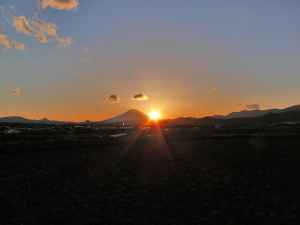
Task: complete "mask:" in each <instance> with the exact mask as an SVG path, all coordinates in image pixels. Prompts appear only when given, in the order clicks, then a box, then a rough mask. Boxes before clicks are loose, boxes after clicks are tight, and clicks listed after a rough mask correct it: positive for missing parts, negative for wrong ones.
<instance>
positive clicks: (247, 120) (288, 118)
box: [163, 105, 300, 127]
mask: <svg viewBox="0 0 300 225" xmlns="http://www.w3.org/2000/svg"><path fill="white" fill-rule="evenodd" d="M282 122H300V105H295V106H291V107H288V108H285V109H267V110H249V111H241V112H233V113H230V114H228V115H225V116H220V115H216V116H211V117H203V118H193V117H188V118H177V119H172V120H164V121H163V124H164V125H167V126H208V127H211V126H224V125H230V126H255V125H264V124H273V123H282Z"/></svg>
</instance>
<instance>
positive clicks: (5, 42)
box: [0, 33, 25, 50]
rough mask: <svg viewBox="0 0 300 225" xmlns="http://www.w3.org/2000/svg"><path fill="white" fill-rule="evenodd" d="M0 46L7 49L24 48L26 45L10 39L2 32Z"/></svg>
mask: <svg viewBox="0 0 300 225" xmlns="http://www.w3.org/2000/svg"><path fill="white" fill-rule="evenodd" d="M0 46H2V47H4V48H7V49H11V48H13V49H18V50H24V49H25V45H24V44H23V43H20V42H17V41H13V40H11V39H9V37H7V36H6V35H5V34H2V33H0Z"/></svg>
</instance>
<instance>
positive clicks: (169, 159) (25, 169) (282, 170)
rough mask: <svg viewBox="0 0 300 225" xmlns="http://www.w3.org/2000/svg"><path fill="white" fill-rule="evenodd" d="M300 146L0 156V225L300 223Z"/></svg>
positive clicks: (145, 146) (100, 149) (197, 145)
mask: <svg viewBox="0 0 300 225" xmlns="http://www.w3.org/2000/svg"><path fill="white" fill-rule="evenodd" d="M299 147H300V144H299V141H298V140H296V139H288V140H287V139H280V138H276V139H275V140H274V139H270V140H267V139H261V138H260V139H251V140H250V139H239V138H236V139H218V140H206V139H198V140H197V139H194V140H185V139H184V138H183V139H180V138H177V137H176V138H174V137H172V136H168V137H164V135H162V132H161V131H160V129H159V127H155V126H154V127H152V129H151V130H150V131H139V132H137V133H134V134H132V136H130V138H128V141H127V142H126V144H124V143H120V144H114V145H108V146H102V145H100V146H97V145H95V146H94V147H91V146H89V147H83V146H80V145H79V146H78V147H77V148H74V149H61V150H59V151H57V150H56V151H52V150H51V149H50V150H48V151H41V152H34V151H33V152H24V153H15V154H1V156H0V160H1V164H0V182H1V187H0V207H1V215H0V221H1V222H0V224H24V225H26V224H297V214H298V205H299V204H298V203H299V202H300V201H299V199H298V191H299V187H300V185H299V184H298V183H299V182H298V179H297V175H296V174H297V172H298V171H299V169H300V164H299V159H300V157H299V155H300V153H299V152H298V149H299Z"/></svg>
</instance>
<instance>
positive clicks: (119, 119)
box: [98, 109, 148, 125]
mask: <svg viewBox="0 0 300 225" xmlns="http://www.w3.org/2000/svg"><path fill="white" fill-rule="evenodd" d="M147 120H148V116H147V115H145V114H144V113H142V112H140V111H138V110H135V109H131V110H129V111H128V112H125V113H123V114H120V115H118V116H115V117H113V118H111V119H108V120H104V121H101V122H98V124H119V123H125V124H129V125H137V124H141V123H145V122H146V121H147Z"/></svg>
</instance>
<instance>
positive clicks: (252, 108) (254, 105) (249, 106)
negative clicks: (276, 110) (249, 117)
mask: <svg viewBox="0 0 300 225" xmlns="http://www.w3.org/2000/svg"><path fill="white" fill-rule="evenodd" d="M246 109H247V110H260V105H259V104H250V105H246Z"/></svg>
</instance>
